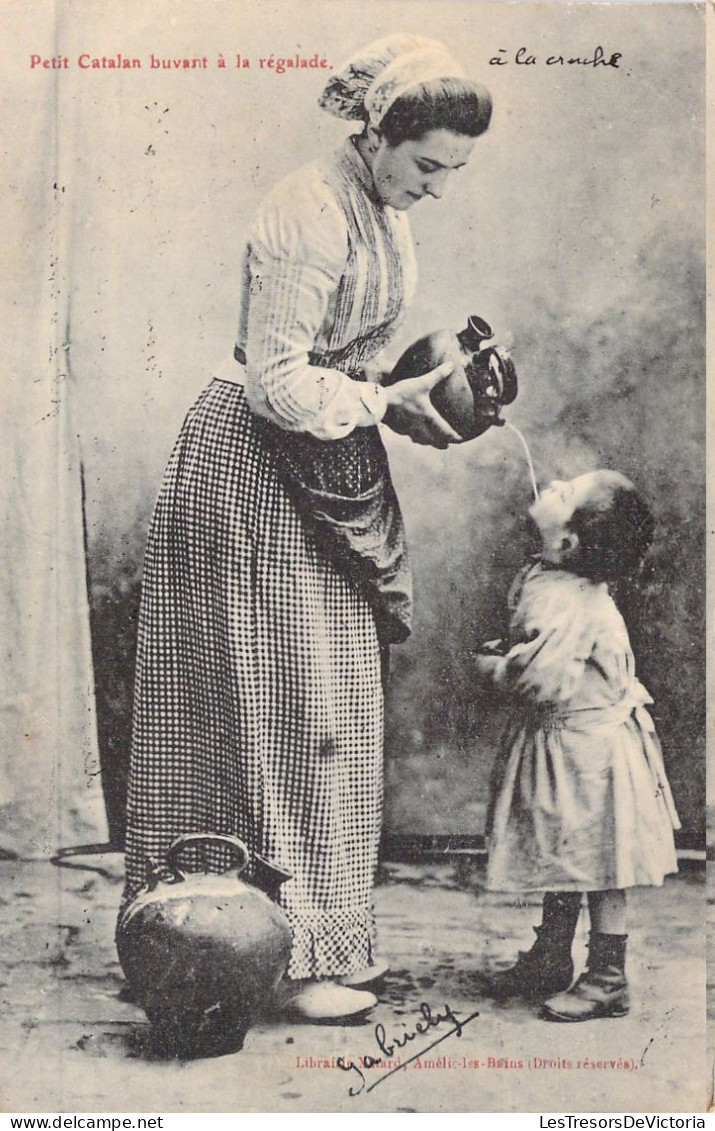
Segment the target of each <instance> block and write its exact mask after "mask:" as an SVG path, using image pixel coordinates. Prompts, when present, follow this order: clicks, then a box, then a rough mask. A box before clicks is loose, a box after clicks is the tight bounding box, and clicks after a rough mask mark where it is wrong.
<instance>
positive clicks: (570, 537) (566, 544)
mask: <svg viewBox="0 0 715 1131" xmlns="http://www.w3.org/2000/svg"><path fill="white" fill-rule="evenodd" d="M560 549H561V553H562V554H563V556H564V557H570V556H571V554H574V553H575V552H576V550H577V549H578V534H576V532H575V531H574V530H567V531H566V533H565V534H564V536H563V538H562V539H561V547H560Z"/></svg>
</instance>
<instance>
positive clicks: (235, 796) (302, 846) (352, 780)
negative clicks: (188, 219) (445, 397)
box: [126, 36, 491, 1018]
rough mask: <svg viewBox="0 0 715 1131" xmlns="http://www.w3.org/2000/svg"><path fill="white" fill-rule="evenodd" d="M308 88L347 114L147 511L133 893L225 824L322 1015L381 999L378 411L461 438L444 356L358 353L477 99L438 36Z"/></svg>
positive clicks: (375, 338)
mask: <svg viewBox="0 0 715 1131" xmlns="http://www.w3.org/2000/svg"><path fill="white" fill-rule="evenodd" d="M320 105H321V106H322V107H323V108H324V109H326V110H328V111H329V112H331V113H333V114H337V115H338V116H340V117H345V118H349V119H354V120H360V121H362V122H363V126H364V128H363V132H362V133H361V134H360V135H359V136H354V137H351V138H349V139H348V141H347V142H346V144H345V146H344V147H343V149H342V150H341V151H340V153H339V154H338V155H337V157H335V158H334V159H332V160H330V161H326V162H321V163H316V164H314V165H310V166H308V167H306V168H303V169H301V170H299V171H298V172H297V173H295V174H293V175H292V176H290V177H288V178H287V179H286V180H285V181H283V182H282V183H281V184H280V185H278V187H277V188H276V189H275V190H274V191H273V192H272V193H271V194H270V195H269V197H268V199H267V200H266V201H265V203H264V205H263V207H262V208H261V209H260V210H259V213H258V215H257V217H256V219H255V221H254V223H253V225H252V227H251V229H250V232H249V235H248V239H247V242H246V249H245V256H244V261H243V267H242V291H241V305H240V324H239V333H238V342H237V346H236V350H235V358H236V361H238V365H237V364H236V363H235V361H234V362H232V368H231V369H230V370H228V371H226V372H222V373H219V374H217V376H216V379H214V380H213V382H212V383H211V384H210V385H209V387H208V388H207V389H206V390H205V391H204V392H203V393H202V394H201V396H200V397H199V399H198V401H197V403H196V404H195V405H194V407H193V408H192V409H191V410H190V412H189V414H188V416H187V419H186V421H185V424H184V427H183V429H182V432H181V435H180V437H179V440H178V442H177V445H176V447H175V449H174V452H173V454H172V457H171V460H170V462H169V466H168V469H167V472H166V476H165V480H164V484H163V487H162V490H161V494H160V496H159V500H158V503H157V508H156V511H155V514H154V519H153V522H152V528H151V531H150V536H149V542H148V548H147V557H146V565H145V578H144V586H143V595H142V610H141V616H140V628H139V652H138V667H137V687H136V701H135V725H134V742H133V751H132V766H131V775H130V788H129V804H128V831H127V888H126V895H127V896H129V895H131V894H132V893H133V892H134V891H136V889H137V887H138V886H139V885H140V884H141V883H142V882H143V879H144V867H145V859H146V857H147V856H161V855H162V854H163V853H164V852H165V850H166V848H167V847H168V845H169V843H170V842H171V840H172V839H173V838H174V837H175V836H176V835H178V834H179V833H183V832H189V831H211V832H227V833H233V834H235V835H237V836H239V837H241V838H242V839H243V840H245V841H246V842H247V844H248V845H249V847H250V848H251V849H252V850H253V851H254V852H255V853H260V854H261V855H262V856H263V857H265V858H267V859H268V860H269V861H270V862H271V863H272V864H274V865H277V866H279V867H281V868H283V869H284V870H285V871H287V872H288V873H290V875H291V877H292V878H291V879H290V880H289V881H288V882H286V883H285V884H284V885H283V887H282V889H281V896H280V900H281V903H282V906H283V907H284V909H285V911H286V913H287V915H288V917H289V920H290V923H291V928H292V931H293V952H292V957H291V962H290V966H289V969H288V978H289V980H290V984H291V985H292V987H293V990H294V993H293V994H292V1008H293V1010H294V1011H295V1012H296V1013H298V1014H299V1015H302V1016H304V1017H306V1018H331V1017H335V1018H337V1017H343V1016H349V1015H352V1014H355V1013H358V1012H362V1011H364V1010H365V1009H367V1008H370V1007H371V1006H372V1005H374V1004H375V1001H376V999H375V998H374V996H373V995H372V994H370V993H367V992H366V991H365V989H364V987H365V986H366V985H369V984H371V983H373V982H374V981H375V979H376V977H377V976H378V975H379V973H380V967H379V965H378V964H377V962H376V957H375V950H374V921H373V916H372V910H371V905H370V898H371V890H372V882H373V874H374V869H375V865H376V861H377V849H378V842H379V836H380V820H381V795H382V732H383V686H382V678H381V671H382V667H383V665H384V657H385V652H386V648H387V645H388V644H389V643H390V642H395V641H399V640H401V639H404V638H405V636H406V635H407V634H408V633H409V620H410V586H409V570H408V566H407V559H406V554H405V549H404V539H403V531H402V522H401V517H400V513H399V507H398V504H397V500H396V498H395V496H394V491H393V489H392V485H391V482H390V478H389V469H388V466H387V460H386V455H385V451H384V447H383V445H382V441H381V439H380V435H379V431H378V428H377V425H378V423H380V422H381V421H384V422H385V423H386V424H387V425H388V426H389V427H391V428H393V429H394V430H395V431H398V432H402V433H409V434H410V435H411V436H412V438H413V439H414V440H416V441H417V442H419V443H430V444H434V445H437V446H440V447H446V446H447V445H448V444H449V443H451V442H455V441H457V440H458V439H459V437H458V436H457V435H456V433H454V432H453V431H452V430H451V428H450V427H449V426H448V425H447V424H446V422H445V421H443V420H442V418H441V417H440V416H439V415H438V414H437V412H436V411H435V410H434V408H433V406H432V404H431V401H430V399H429V391H430V389H431V388H432V386H433V385H434V384H436V383H437V381H439V380H440V379H441V378H443V377H444V376H446V375H447V373H448V372H449V367H448V366H447V367H445V366H440V367H439V368H437V369H435V370H433V371H432V372H431V373H429V374H427V375H425V376H421V377H417V378H414V379H410V380H407V381H403V382H401V383H399V384H397V385H394V386H392V387H390V388H382V387H381V386H380V385H379V384H377V383H376V381H375V380H374V375H375V374H376V372H377V371H378V368H379V362H377V361H376V358H377V355H378V354H379V352H380V351H381V350H382V349H383V347H384V346H385V345H386V344H387V342H388V341H389V340H390V338H391V337H392V335H393V333H394V330H395V328H396V326H397V324H398V321H399V319H400V318H401V316H402V314H403V311H404V308H405V305H406V303H407V301H408V300H409V298H410V296H411V294H412V291H413V288H414V283H415V266H414V255H413V248H412V242H411V236H410V230H409V224H408V220H407V217H406V215H405V213H406V211H407V210H408V209H409V208H411V207H412V205H413V204H415V203H416V201H418V200H419V199H421V198H422V197H424V196H433V197H439V196H441V194H442V191H443V189H444V185H445V181H446V180H447V178H448V177H449V175H450V173H451V172H452V171H453V170H454V169H456V168H459V167H460V166H461V165H463V164H464V163H465V162H466V160H467V158H468V157H469V155H470V153H471V150H472V147H473V145H474V139H475V138H476V137H477V136H478V135H479V134H480V133H482V132H483V131H484V130H485V129H486V128H487V126H488V123H489V118H490V114H491V102H490V98H489V95H488V93H487V91H486V90H485V89H484V88H483V87H481V86H479V85H478V84H476V83H472V82H469V81H467V80H465V79H464V78H462V77H461V70H460V68H459V67H458V65H457V64H456V63H455V61H454V60H453V59H452V58H451V57H450V56H449V55H448V54H447V52H446V51H445V49H444V48H443V47H442V46H441V45H440V44H438V43H436V42H434V41H432V40H425V39H422V38H420V37H415V36H392V37H390V38H388V39H385V40H382V41H380V42H378V43H375V44H372V45H371V46H370V47H368V48H366V49H365V50H364V51H363V52H361V53H360V55H359V56H357V57H355V58H353V59H352V60H350V61H349V63H348V64H346V66H345V67H344V68H343V69H342V70H341V71H340V73H338V74H335V75H332V76H331V78H330V80H329V81H328V84H327V86H326V88H325V90H324V92H323V95H322V97H321V99H320ZM371 377H372V378H373V379H370V378H371ZM209 863H210V866H211V867H215V868H221V867H223V866H225V864H226V863H227V861H226V860H225V859H224V858H223V857H222V856H221V855H220V850H214V853H213V855H212V856H211V859H210V861H209Z"/></svg>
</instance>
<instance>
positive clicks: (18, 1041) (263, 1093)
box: [0, 854, 709, 1114]
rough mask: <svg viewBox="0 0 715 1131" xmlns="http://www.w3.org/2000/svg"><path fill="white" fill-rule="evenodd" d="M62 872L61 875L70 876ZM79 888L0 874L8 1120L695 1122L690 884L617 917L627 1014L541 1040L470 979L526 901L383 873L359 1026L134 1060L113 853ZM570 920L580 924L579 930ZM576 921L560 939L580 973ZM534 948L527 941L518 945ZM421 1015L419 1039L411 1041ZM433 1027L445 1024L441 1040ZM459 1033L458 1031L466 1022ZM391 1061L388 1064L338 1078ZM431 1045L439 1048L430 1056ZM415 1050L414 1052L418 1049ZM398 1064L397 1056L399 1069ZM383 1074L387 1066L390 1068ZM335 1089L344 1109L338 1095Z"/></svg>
mask: <svg viewBox="0 0 715 1131" xmlns="http://www.w3.org/2000/svg"><path fill="white" fill-rule="evenodd" d="M75 862H79V861H75ZM82 862H83V863H85V864H89V865H91V866H92V867H93V868H94V869H97V870H93V871H90V870H78V869H76V868H72V869H70V868H56V867H53V866H52V865H51V864H50V863H47V862H37V861H35V862H18V861H11V860H6V861H3V862H2V863H1V864H0V872H1V874H2V879H3V889H2V909H3V911H2V913H3V932H2V935H3V939H2V943H3V950H2V955H1V959H0V1001H1V1003H2V1004H1V1006H0V1010H1V1012H2V1019H1V1021H0V1063H1V1064H2V1066H3V1068H2V1080H1V1082H0V1088H1V1091H0V1100H1V1103H0V1106H2V1108H3V1109H4V1110H5V1111H10V1112H28V1113H38V1112H39V1113H44V1112H53V1113H54V1112H62V1113H80V1112H81V1113H87V1114H106V1113H118V1112H122V1113H125V1112H126V1113H139V1114H145V1113H149V1114H151V1113H161V1112H167V1113H170V1112H254V1111H260V1112H286V1111H301V1112H365V1111H373V1112H437V1111H443V1112H479V1113H481V1112H484V1113H488V1112H514V1111H518V1112H526V1111H529V1112H542V1113H543V1112H678V1113H681V1112H683V1113H688V1112H690V1113H697V1112H703V1111H704V1110H706V1109H707V1104H708V1098H709V1083H708V1071H707V1069H706V1063H709V1057H708V1056H707V1054H706V1018H705V1007H704V1003H705V924H706V899H705V897H706V886H705V873H704V869H702V868H699V867H688V868H686V869H684V870H683V871H681V873H680V875H679V876H677V877H672V878H670V879H669V880H668V881H667V882H666V884H665V886H664V888H663V889H640V890H638V891H636V892H635V893H634V894H633V897H632V903H631V924H632V925H631V930H630V938H629V944H628V945H629V957H628V970H629V978H630V981H631V983H632V987H633V1007H632V1010H631V1013H630V1014H629V1016H627V1017H625V1018H621V1019H617V1020H616V1019H609V1020H599V1021H592V1022H587V1023H582V1024H576V1025H559V1024H550V1023H548V1022H545V1021H542V1020H540V1019H539V1018H538V1016H537V1015H536V1011H535V1010H534V1009H532V1008H530V1007H527V1006H526V1005H524V1004H521V1003H517V1002H514V1003H510V1004H508V1005H497V1004H496V1003H494V1002H492V1001H490V1000H488V999H487V998H486V997H484V996H483V995H482V993H481V992H480V979H479V973H480V971H483V970H485V969H488V968H494V967H496V966H499V965H502V964H508V962H509V961H510V960H511V959H513V958H514V956H515V954H516V951H517V950H518V949H519V947H520V946H521V947H526V946H528V945H529V944H530V936H531V924H532V923H533V922H537V921H538V919H537V913H538V912H537V908H536V906H535V901H533V900H532V901H531V902H525V901H517V900H514V899H511V898H508V899H507V898H504V897H498V898H497V897H495V896H494V895H492V894H488V893H485V892H484V890H483V875H482V872H481V870H480V868H479V866H478V865H477V864H475V863H474V862H473V861H471V860H470V861H468V860H463V861H460V860H459V859H457V861H456V863H455V862H452V863H445V864H438V865H428V864H420V865H417V864H412V865H407V864H390V865H385V866H384V867H383V871H382V876H381V882H380V883H379V885H378V887H377V888H376V892H375V897H376V898H375V908H376V913H377V917H378V925H379V931H380V943H381V952H382V954H383V956H384V957H385V958H387V959H389V961H390V963H391V966H392V972H391V974H390V976H389V978H388V980H387V983H386V986H385V990H384V992H383V993H382V994H381V1000H380V1004H379V1006H378V1008H377V1009H376V1010H375V1012H374V1014H373V1015H372V1016H371V1017H370V1018H369V1020H368V1021H367V1022H365V1023H363V1024H362V1025H359V1026H350V1027H335V1026H325V1025H299V1024H295V1023H288V1022H270V1023H269V1022H268V1021H263V1022H261V1023H260V1024H257V1025H256V1026H254V1028H252V1029H251V1030H250V1032H249V1034H248V1036H247V1038H246V1042H245V1045H244V1048H243V1050H242V1051H241V1052H239V1053H235V1054H233V1055H230V1056H223V1057H219V1058H215V1059H210V1060H199V1061H190V1062H181V1061H176V1060H157V1059H152V1056H151V1055H150V1054H149V1053H148V1051H147V1050H148V1045H147V1034H148V1025H147V1022H146V1019H145V1018H144V1015H143V1013H142V1012H141V1010H140V1009H139V1008H138V1007H137V1006H136V1005H133V1004H131V1003H129V1002H127V1001H124V1000H122V999H121V997H120V996H119V991H120V988H121V986H122V984H123V978H122V973H121V969H120V967H119V964H118V962H117V958H116V954H115V950H114V944H113V925H114V917H115V913H116V906H117V903H118V899H119V893H120V886H121V858H120V856H119V855H116V854H113V855H104V856H102V857H97V856H95V857H91V858H83V859H82ZM583 919H585V914H584V915H582V920H583ZM586 931H587V923H586V922H582V923H581V924H580V927H579V937H578V949H579V956H580V959H581V961H582V960H583V956H584V948H585V940H586ZM531 937H532V938H533V936H531ZM423 1003H424V1008H428V1009H429V1011H431V1016H432V1018H433V1019H437V1023H436V1024H435V1025H434V1026H432V1027H431V1028H430V1031H429V1032H428V1033H426V1034H424V1035H419V1036H417V1037H416V1038H415V1040H414V1041H411V1042H410V1041H406V1038H407V1035H408V1034H409V1033H414V1032H415V1026H416V1022H418V1021H420V1020H424V1016H425V1013H424V1009H423ZM447 1012H451V1014H452V1015H454V1016H456V1018H457V1019H458V1020H459V1021H460V1022H461V1023H462V1031H461V1036H460V1035H457V1033H456V1032H451V1033H450V1030H451V1029H453V1028H454V1026H453V1025H452V1024H451V1022H450V1021H449V1020H442V1021H440V1020H439V1017H440V1016H443V1015H444V1014H445V1013H447ZM467 1018H471V1019H470V1020H468V1021H467ZM376 1024H381V1025H382V1026H383V1027H384V1034H385V1036H384V1038H383V1039H384V1040H385V1041H386V1042H392V1043H393V1044H395V1045H397V1044H398V1043H399V1040H396V1038H398V1039H400V1038H401V1039H402V1041H403V1043H405V1048H404V1049H402V1050H401V1052H400V1053H396V1054H395V1056H394V1058H393V1060H396V1059H397V1056H401V1060H402V1064H401V1066H399V1067H397V1069H396V1071H394V1072H392V1073H391V1074H388V1073H387V1071H386V1068H385V1066H384V1065H383V1066H380V1067H375V1068H367V1067H366V1068H363V1069H361V1071H360V1072H358V1071H357V1070H356V1069H355V1068H353V1069H347V1070H344V1069H341V1068H340V1067H338V1066H337V1058H338V1057H342V1058H344V1060H345V1062H346V1063H347V1062H349V1061H352V1062H353V1063H357V1064H358V1065H360V1064H361V1063H362V1062H361V1061H360V1058H361V1057H365V1056H366V1055H367V1056H372V1057H376V1056H379V1055H380V1050H379V1048H378V1045H377V1043H376V1032H375V1026H376ZM440 1038H441V1040H440ZM435 1041H439V1043H437V1044H434V1047H432V1048H428V1046H430V1045H432V1043H433V1042H435ZM408 1057H416V1059H414V1060H412V1062H411V1063H409V1064H405V1063H404V1062H405V1061H406V1060H407V1059H408ZM390 1063H392V1062H390ZM351 1091H352V1093H353V1094H351Z"/></svg>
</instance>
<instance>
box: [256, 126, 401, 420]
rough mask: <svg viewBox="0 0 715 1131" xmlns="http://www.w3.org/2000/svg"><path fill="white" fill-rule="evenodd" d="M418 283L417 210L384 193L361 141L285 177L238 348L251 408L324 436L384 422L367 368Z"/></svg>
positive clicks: (263, 223) (262, 241)
mask: <svg viewBox="0 0 715 1131" xmlns="http://www.w3.org/2000/svg"><path fill="white" fill-rule="evenodd" d="M415 282H416V265H415V257H414V248H413V243H412V235H411V232H410V226H409V221H408V219H407V216H406V215H405V214H404V212H399V211H396V210H395V209H393V208H390V207H389V206H386V205H383V204H382V203H381V201H380V200H379V199H378V197H377V196H376V194H375V190H374V187H373V181H372V176H371V174H370V171H369V169H368V168H367V166H366V165H365V163H364V162H363V160H362V158H361V156H360V154H359V153H358V151H357V149H356V147H355V144H354V139H353V138H349V139H348V140H347V142H346V143H345V145H344V147H343V148H342V150H341V151H340V152H339V153H338V154H337V155H336V157H335V158H334V159H333V160H332V161H331V162H324V163H323V162H316V163H314V164H311V165H308V166H305V167H304V168H302V169H299V170H298V171H297V172H295V173H293V174H292V175H291V176H289V177H287V178H286V179H285V180H283V181H282V182H281V183H280V184H279V185H278V186H277V187H276V188H275V189H274V190H273V191H272V192H271V193H270V195H269V196H268V198H267V199H266V200H265V202H264V204H263V206H262V208H261V209H260V211H259V213H258V215H257V217H256V218H255V220H254V222H253V224H252V226H251V228H250V230H249V233H248V238H247V242H246V247H245V252H244V257H243V263H242V278H241V284H242V287H241V306H240V320H239V330H238V340H237V356H239V357H241V358H245V363H246V367H245V385H246V395H247V398H248V401H249V404H250V405H251V408H252V409H253V411H254V412H256V413H258V414H259V415H261V416H264V417H267V418H268V419H270V420H272V421H273V422H274V423H276V424H278V425H279V426H280V427H281V428H283V429H286V430H288V431H298V432H310V433H312V434H313V435H314V436H317V437H319V438H320V439H326V440H329V439H339V438H340V437H343V436H346V435H348V434H349V433H350V432H352V431H353V429H354V428H356V427H364V426H368V425H373V424H375V423H377V422H379V421H380V420H381V419H382V416H383V415H384V412H385V407H386V405H385V396H384V391H383V390H382V389H381V388H380V387H379V385H377V384H375V383H371V382H370V381H369V380H368V381H366V380H365V378H364V373H365V366H366V363H369V362H370V361H371V360H372V359H373V358H374V357H375V356H376V355H377V354H378V353H379V352H380V350H382V349H383V348H384V346H385V345H386V344H387V342H388V341H389V340H390V338H391V337H392V335H393V333H394V330H395V328H396V326H397V325H398V323H399V320H400V318H401V316H402V315H403V312H404V309H405V306H406V304H407V303H408V302H409V300H410V298H411V297H412V294H413V292H414V287H415ZM239 372H240V371H239ZM350 373H353V374H355V375H356V377H357V378H358V379H353V378H352V377H350V376H349V374H350ZM234 379H238V380H240V376H236V377H235V378H234Z"/></svg>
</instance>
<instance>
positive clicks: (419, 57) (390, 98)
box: [318, 35, 464, 126]
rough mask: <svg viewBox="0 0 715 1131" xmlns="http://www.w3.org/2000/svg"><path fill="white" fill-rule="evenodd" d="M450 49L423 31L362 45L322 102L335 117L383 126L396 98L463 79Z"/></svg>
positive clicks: (330, 84) (330, 83) (333, 80)
mask: <svg viewBox="0 0 715 1131" xmlns="http://www.w3.org/2000/svg"><path fill="white" fill-rule="evenodd" d="M463 77H464V71H463V69H462V67H461V66H460V64H459V63H458V62H457V61H456V59H454V58H453V57H452V56H451V55H450V54H449V52H448V51H447V48H446V47H445V46H444V45H443V44H442V43H439V41H438V40H436V39H427V38H425V37H424V36H421V35H390V36H387V37H386V38H385V39H378V40H376V42H375V43H370V44H369V45H368V46H367V47H363V48H362V50H361V51H358V52H357V54H356V55H353V56H352V58H350V59H348V61H347V62H346V63H343V65H342V66H341V67H340V68H339V69H338V71H337V73H336V74H334V75H331V76H330V78H329V79H328V82H327V83H326V85H325V89H324V90H323V93H322V94H321V96H320V98H319V99H318V105H319V106H321V107H322V109H323V110H327V112H328V113H329V114H334V115H335V116H336V117H337V118H348V119H351V120H358V121H365V120H368V121H369V122H370V123H371V124H372V125H373V126H379V124H380V122H381V121H382V119H383V118H384V117H385V114H386V113H387V111H388V110H389V109H390V107H391V106H392V104H393V102H395V101H396V100H397V99H398V98H401V97H402V95H403V94H405V93H406V92H407V91H409V90H410V89H411V88H412V87H416V86H420V85H422V84H423V83H427V82H430V81H431V80H433V79H444V78H463Z"/></svg>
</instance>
